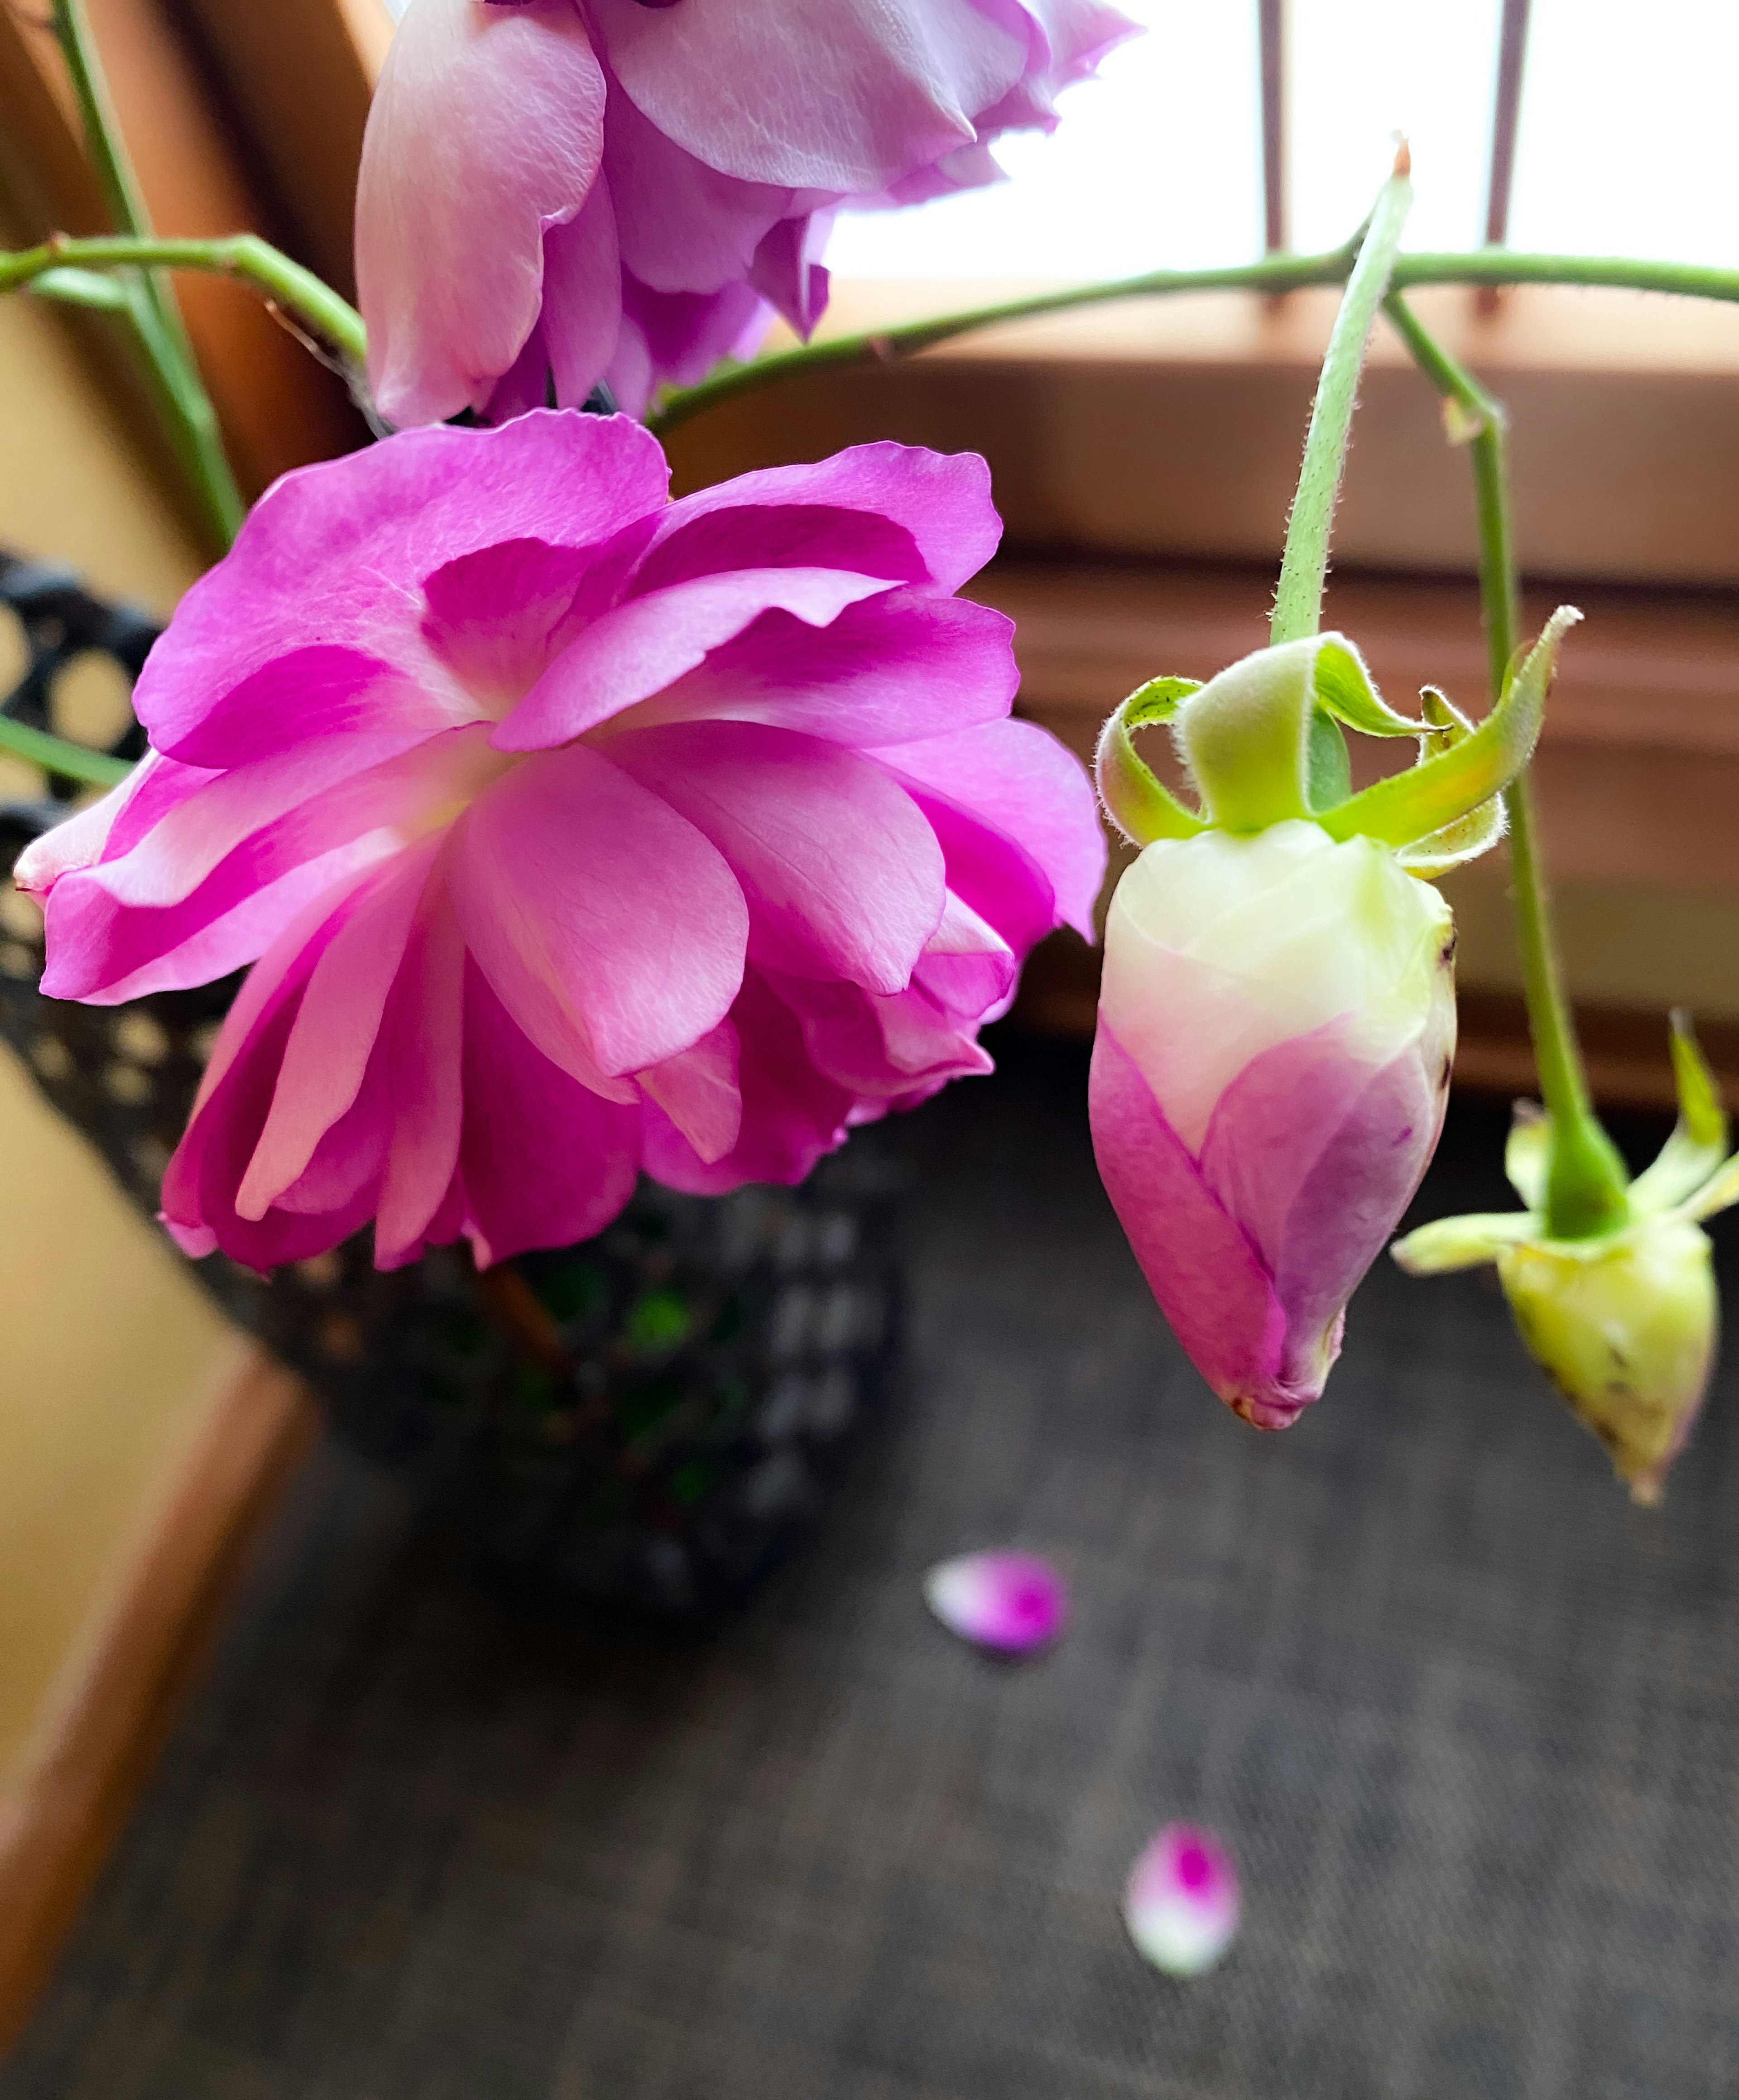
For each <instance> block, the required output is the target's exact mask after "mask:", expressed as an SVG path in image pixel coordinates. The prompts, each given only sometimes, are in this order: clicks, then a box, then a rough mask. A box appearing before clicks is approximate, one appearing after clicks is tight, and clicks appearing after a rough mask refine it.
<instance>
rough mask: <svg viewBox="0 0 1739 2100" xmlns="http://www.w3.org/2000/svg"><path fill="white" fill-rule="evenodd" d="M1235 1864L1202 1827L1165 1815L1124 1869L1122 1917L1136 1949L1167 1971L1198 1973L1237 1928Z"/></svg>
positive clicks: (1209, 1966) (1208, 1965) (1213, 1959)
mask: <svg viewBox="0 0 1739 2100" xmlns="http://www.w3.org/2000/svg"><path fill="white" fill-rule="evenodd" d="M1238 1913H1239V1899H1238V1872H1237V1869H1236V1868H1234V1866H1233V1864H1232V1862H1231V1860H1230V1858H1229V1855H1227V1854H1226V1852H1225V1851H1224V1850H1223V1849H1222V1847H1221V1846H1220V1844H1219V1843H1218V1842H1217V1841H1216V1839H1215V1838H1214V1837H1213V1835H1212V1833H1211V1832H1209V1831H1207V1830H1203V1829H1198V1828H1197V1827H1196V1826H1195V1825H1194V1824H1189V1823H1167V1824H1166V1826H1165V1828H1164V1829H1163V1830H1160V1831H1159V1832H1158V1833H1156V1834H1155V1835H1154V1838H1153V1839H1152V1841H1151V1842H1150V1843H1149V1844H1148V1845H1147V1846H1146V1847H1145V1849H1144V1850H1143V1851H1142V1852H1141V1855H1140V1856H1139V1858H1137V1860H1136V1862H1135V1864H1134V1865H1133V1866H1132V1868H1130V1869H1129V1878H1128V1882H1126V1883H1125V1885H1124V1888H1123V1923H1124V1924H1125V1925H1126V1926H1128V1930H1129V1937H1130V1938H1131V1939H1132V1940H1133V1941H1134V1942H1135V1944H1136V1947H1137V1949H1138V1951H1139V1952H1141V1955H1142V1956H1143V1957H1145V1959H1146V1960H1147V1961H1150V1962H1152V1964H1153V1965H1154V1968H1156V1969H1158V1970H1160V1971H1162V1972H1163V1974H1165V1975H1167V1976H1177V1977H1189V1976H1200V1975H1203V1974H1206V1973H1207V1970H1210V1969H1212V1967H1213V1966H1214V1965H1215V1964H1216V1962H1218V1961H1220V1959H1221V1958H1222V1957H1223V1956H1224V1955H1225V1951H1226V1949H1227V1948H1229V1946H1230V1945H1231V1943H1232V1942H1233V1940H1234V1939H1235V1938H1236V1936H1237V1933H1238Z"/></svg>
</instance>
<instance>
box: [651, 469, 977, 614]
mask: <svg viewBox="0 0 1739 2100" xmlns="http://www.w3.org/2000/svg"><path fill="white" fill-rule="evenodd" d="M792 507H801V509H802V510H806V511H814V512H816V513H822V512H827V511H837V512H841V513H844V514H845V515H844V516H842V517H841V518H838V519H837V520H835V519H831V518H827V517H825V516H820V515H817V516H812V517H809V518H805V519H804V521H803V533H804V544H805V545H806V548H807V549H808V550H809V551H808V553H807V554H806V559H808V560H809V561H811V562H814V561H827V562H837V563H838V564H839V565H840V566H841V567H846V568H857V567H859V565H860V563H862V562H863V554H862V548H863V534H864V532H866V531H868V532H873V534H874V536H875V537H874V544H875V545H876V546H877V547H878V549H887V548H889V546H890V545H895V544H897V543H894V542H892V541H891V540H890V536H889V532H888V527H889V526H890V525H891V526H894V527H898V528H900V530H901V531H902V532H903V533H904V534H905V535H906V536H907V539H908V540H909V542H910V547H911V549H913V550H915V552H916V561H915V562H914V563H913V565H912V566H911V567H905V568H902V569H898V570H895V569H889V568H888V567H885V565H884V563H883V562H882V561H881V560H876V561H873V562H869V563H867V565H866V566H867V568H868V570H869V572H870V573H872V574H874V575H877V576H882V575H885V576H888V577H889V580H890V581H891V580H902V581H912V580H918V579H920V578H922V579H924V580H928V581H929V583H931V584H933V585H934V586H935V587H936V589H938V590H939V591H944V592H951V591H956V590H958V589H960V585H962V584H964V582H965V581H966V580H967V579H968V578H969V577H970V576H976V575H977V574H978V571H979V570H980V569H982V567H984V565H985V563H986V562H987V561H989V559H990V558H991V555H992V554H995V551H996V543H997V541H998V540H1000V538H1001V537H1002V520H1001V518H1000V517H998V515H997V514H996V506H995V504H994V503H993V502H992V501H991V470H990V468H989V467H988V465H986V463H985V461H983V460H982V458H980V457H979V456H978V453H976V452H931V451H930V450H929V448H927V447H925V446H922V445H901V444H895V443H894V442H893V441H892V440H891V439H879V440H878V441H877V442H876V443H873V444H867V445H851V446H849V447H848V448H846V449H845V451H844V452H835V453H834V454H833V455H832V457H831V458H830V459H824V460H818V461H815V462H814V465H804V466H769V467H761V468H758V469H757V470H756V471H755V472H754V473H753V474H739V475H738V476H737V478H736V479H735V481H726V482H720V483H717V484H716V485H715V486H713V487H711V488H702V489H697V490H696V491H695V493H694V494H693V495H692V496H682V497H681V498H679V500H678V501H676V502H674V503H673V504H672V505H670V507H669V510H667V511H665V512H664V515H663V517H662V518H660V521H659V532H658V545H659V547H660V548H662V546H663V545H664V542H665V541H667V540H673V539H675V538H677V537H678V536H679V535H680V536H682V539H683V540H685V542H686V541H687V540H689V538H690V536H691V532H692V528H693V526H694V523H695V520H697V519H699V518H706V517H716V516H719V515H720V514H723V522H722V525H721V527H720V528H719V529H720V531H721V532H722V534H723V535H724V536H726V544H731V543H733V542H734V543H735V544H737V545H744V544H747V545H753V538H751V536H752V535H754V534H756V533H757V532H759V531H760V530H761V528H762V525H763V522H764V521H765V514H766V512H769V511H770V512H772V513H774V514H775V518H774V519H773V520H772V521H766V522H773V523H776V514H777V513H778V512H779V511H780V510H784V509H787V508H792ZM745 510H749V511H754V512H758V513H761V514H762V516H761V518H755V517H751V518H743V517H737V518H731V517H730V513H732V512H742V511H745ZM854 513H855V514H857V515H856V516H854V515H852V514H854ZM836 533H841V534H843V535H845V537H843V538H841V539H836V538H835V536H834V535H835V534H836ZM823 550H824V551H823ZM658 558H661V557H660V556H659V555H657V554H654V555H652V556H649V557H648V572H649V573H656V571H655V570H654V569H653V567H652V564H653V562H654V561H655V560H656V559H658ZM742 558H743V557H742V556H740V555H739V557H738V560H739V561H740V560H741V559H742ZM784 558H785V559H786V560H789V559H790V556H789V555H788V554H787V555H786V556H785V557H784ZM761 559H762V560H763V561H766V554H765V553H763V554H762V555H761ZM709 566H712V567H724V566H726V564H725V563H723V562H720V561H719V560H718V559H717V557H716V556H714V557H713V558H712V559H711V561H710V563H709ZM730 566H735V563H732V564H730Z"/></svg>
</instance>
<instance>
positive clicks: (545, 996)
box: [448, 744, 748, 1100]
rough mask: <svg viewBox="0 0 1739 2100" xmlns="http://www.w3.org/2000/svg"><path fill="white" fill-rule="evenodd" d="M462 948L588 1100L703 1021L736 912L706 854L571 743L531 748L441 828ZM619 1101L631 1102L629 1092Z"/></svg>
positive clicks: (724, 867)
mask: <svg viewBox="0 0 1739 2100" xmlns="http://www.w3.org/2000/svg"><path fill="white" fill-rule="evenodd" d="M448 884H449V887H450V889H451V893H452V900H453V906H454V909H455V910H456V911H457V913H458V915H459V923H460V924H461V927H462V928H463V929H464V932H465V937H466V946H468V947H469V948H470V951H471V953H472V955H474V957H475V958H476V960H477V963H478V964H479V968H481V969H482V971H483V975H484V976H485V977H487V978H488V980H489V982H490V983H491V985H492V986H493V987H494V990H495V992H496V994H497V997H498V998H499V999H501V1003H502V1004H503V1005H504V1006H505V1008H507V1010H508V1012H510V1013H511V1014H512V1015H513V1017H514V1020H515V1021H517V1022H518V1023H519V1026H520V1027H522V1028H523V1030H525V1032H526V1034H527V1035H529V1036H530V1037H531V1039H532V1041H533V1042H534V1043H536V1044H537V1046H538V1048H540V1049H541V1051H542V1052H543V1053H544V1055H545V1057H550V1058H552V1059H553V1060H554V1061H555V1062H556V1063H557V1064H558V1065H562V1066H563V1069H564V1070H567V1071H569V1072H571V1073H572V1074H573V1076H574V1077H575V1078H576V1079H579V1080H580V1081H581V1082H582V1083H584V1084H586V1085H589V1086H591V1087H594V1090H595V1091H597V1092H616V1093H618V1094H619V1095H620V1093H621V1092H622V1091H623V1090H622V1089H620V1088H614V1089H613V1088H611V1087H609V1086H607V1085H606V1084H604V1083H603V1082H606V1081H609V1080H611V1079H618V1078H619V1077H620V1075H621V1074H625V1073H630V1072H639V1071H643V1070H645V1069H646V1068H647V1066H649V1065H658V1064H662V1063H663V1061H664V1059H665V1058H667V1057H676V1056H678V1054H679V1053H680V1052H682V1051H684V1050H686V1049H689V1048H691V1047H692V1045H693V1044H694V1043H696V1042H698V1041H699V1039H700V1037H702V1036H703V1035H708V1034H709V1033H710V1032H711V1031H712V1030H713V1029H715V1028H716V1027H717V1026H718V1024H719V1023H720V1021H722V1020H723V1019H724V1017H725V1016H726V1013H727V1012H729V1010H730V1002H731V1001H732V999H735V997H736V995H737V990H738V988H739V986H740V985H741V984H742V982H743V963H744V951H745V949H746V946H747V944H748V906H747V905H746V904H745V903H744V899H743V892H742V890H741V889H740V888H739V886H738V884H737V880H736V878H735V876H733V875H732V874H731V872H730V866H729V864H728V863H727V862H726V860H725V858H724V857H723V855H722V854H720V852H719V851H718V849H717V847H716V846H714V845H712V844H711V842H710V841H709V840H707V839H706V838H704V836H702V835H701V833H700V832H698V831H696V830H695V827H694V826H693V825H692V824H691V823H688V822H687V821H686V819H685V818H682V817H680V816H678V814H677V813H676V811H675V810H673V809H672V808H671V807H670V806H669V804H668V803H666V802H663V801H660V800H659V798H658V797H657V796H655V795H651V794H649V793H648V792H647V790H646V789H645V788H644V787H641V786H640V785H639V783H638V782H636V781H634V780H632V779H629V776H628V774H625V773H624V772H623V771H622V770H620V767H618V766H615V765H611V763H610V761H609V760H608V759H607V758H605V757H602V756H601V755H600V754H599V753H598V752H595V751H593V750H591V749H590V748H588V747H587V746H586V745H585V744H573V745H571V746H569V747H568V748H567V749H566V750H563V751H552V752H542V753H540V755H539V756H538V757H536V758H535V759H532V760H530V761H526V762H525V763H523V764H521V765H516V766H514V768H513V770H511V771H510V772H509V773H508V774H505V776H504V777H503V778H502V779H500V780H498V781H497V783H496V784H495V785H494V787H492V788H490V789H489V790H488V792H487V793H485V794H483V795H481V796H479V797H478V799H477V800H476V801H475V802H474V803H473V804H472V805H471V806H470V809H469V810H466V813H465V814H464V816H463V817H462V818H461V819H460V821H459V823H457V825H456V826H455V827H454V835H453V842H452V861H451V862H450V865H449V871H448ZM626 1098H627V1099H629V1100H633V1098H634V1095H633V1088H632V1087H631V1086H630V1087H627V1088H626Z"/></svg>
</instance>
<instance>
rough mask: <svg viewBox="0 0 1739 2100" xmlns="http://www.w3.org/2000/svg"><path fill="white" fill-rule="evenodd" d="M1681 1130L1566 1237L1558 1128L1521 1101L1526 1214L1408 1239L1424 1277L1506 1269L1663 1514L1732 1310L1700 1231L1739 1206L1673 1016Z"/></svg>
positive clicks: (1517, 1184)
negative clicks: (1618, 1210) (1596, 1223)
mask: <svg viewBox="0 0 1739 2100" xmlns="http://www.w3.org/2000/svg"><path fill="white" fill-rule="evenodd" d="M1673 1063H1674V1066H1675V1070H1676V1073H1677V1075H1678V1081H1679V1121H1678V1124H1677V1126H1676V1127H1675V1130H1674V1132H1673V1133H1672V1136H1671V1137H1670V1138H1669V1139H1668V1140H1667V1141H1666V1145H1665V1147H1664V1148H1663V1149H1662V1153H1661V1155H1660V1157H1659V1158H1657V1160H1656V1161H1655V1162H1654V1163H1653V1166H1652V1167H1648V1168H1646V1169H1645V1170H1644V1171H1643V1172H1642V1173H1640V1174H1639V1175H1638V1176H1637V1177H1636V1179H1635V1180H1634V1181H1633V1182H1631V1185H1630V1187H1629V1189H1628V1190H1627V1191H1626V1194H1625V1199H1624V1207H1623V1211H1622V1215H1619V1216H1618V1217H1617V1218H1616V1219H1614V1220H1612V1221H1611V1223H1610V1224H1609V1225H1608V1226H1607V1227H1606V1228H1605V1229H1602V1230H1600V1231H1596V1232H1590V1233H1583V1234H1580V1235H1578V1236H1577V1237H1565V1235H1564V1234H1563V1233H1561V1232H1560V1233H1558V1234H1555V1233H1553V1230H1552V1220H1551V1215H1550V1207H1549V1201H1548V1194H1547V1184H1548V1169H1549V1165H1550V1161H1551V1149H1552V1143H1553V1131H1552V1123H1551V1118H1550V1117H1549V1116H1547V1115H1546V1114H1543V1113H1542V1111H1541V1110H1539V1109H1538V1108H1537V1107H1535V1105H1534V1104H1533V1103H1532V1102H1531V1101H1520V1102H1518V1103H1517V1104H1516V1117H1515V1122H1514V1123H1513V1125H1512V1128H1511V1132H1510V1141H1509V1145H1508V1149H1507V1153H1506V1155H1505V1161H1504V1164H1505V1166H1506V1167H1507V1171H1508V1173H1509V1177H1510V1181H1511V1184H1512V1186H1513V1187H1514V1189H1515V1190H1516V1194H1517V1195H1518V1196H1520V1197H1521V1200H1522V1202H1524V1203H1525V1205H1526V1206H1527V1207H1526V1208H1525V1210H1521V1211H1495V1212H1492V1213H1490V1214H1489V1215H1476V1216H1472V1217H1461V1218H1440V1219H1437V1220H1435V1221H1434V1222H1433V1223H1432V1224H1428V1225H1421V1226H1420V1227H1419V1229H1418V1230H1417V1231H1415V1232H1411V1233H1408V1235H1407V1237H1406V1238H1405V1239H1403V1240H1400V1241H1397V1242H1396V1245H1395V1247H1394V1250H1393V1252H1394V1255H1395V1259H1396V1260H1397V1262H1399V1263H1400V1264H1401V1267H1402V1268H1404V1269H1406V1271H1407V1272H1408V1273H1409V1274H1410V1275H1414V1276H1435V1275H1441V1274H1443V1273H1446V1272H1448V1271H1450V1270H1452V1269H1458V1268H1474V1267H1476V1266H1477V1265H1478V1264H1481V1263H1482V1262H1488V1261H1489V1262H1494V1263H1495V1264H1497V1270H1498V1281H1499V1282H1501V1283H1502V1284H1503V1295H1504V1296H1505V1297H1506V1298H1507V1299H1508V1300H1509V1304H1510V1310H1511V1312H1512V1314H1513V1315H1514V1317H1515V1321H1516V1332H1517V1333H1518V1334H1519V1335H1521V1339H1522V1340H1523V1342H1524V1343H1525V1345H1526V1346H1527V1348H1528V1350H1529V1353H1530V1354H1531V1355H1532V1356H1533V1357H1534V1360H1535V1361H1537V1362H1538V1365H1539V1366H1540V1368H1541V1369H1542V1370H1543V1371H1544V1372H1545V1373H1546V1374H1547V1377H1548V1378H1549V1379H1551V1382H1552V1383H1553V1385H1554V1386H1556V1388H1557V1390H1558V1392H1559V1393H1560V1396H1562V1398H1563V1400H1564V1401H1565V1404H1566V1405H1567V1406H1568V1407H1569V1410H1570V1412H1571V1413H1572V1414H1573V1415H1575V1417H1576V1418H1577V1419H1578V1421H1579V1422H1580V1423H1582V1426H1583V1427H1585V1428H1586V1429H1587V1430H1588V1431H1589V1432H1591V1434H1592V1435H1593V1436H1596V1437H1597V1438H1598V1439H1599V1440H1600V1443H1601V1444H1602V1445H1604V1447H1605V1449H1606V1452H1607V1454H1608V1455H1609V1457H1610V1458H1611V1460H1612V1462H1613V1471H1615V1472H1616V1473H1617V1474H1618V1477H1619V1479H1620V1480H1622V1481H1623V1482H1624V1483H1625V1484H1626V1486H1627V1487H1628V1488H1629V1489H1630V1490H1631V1495H1632V1497H1633V1498H1635V1500H1636V1501H1637V1502H1658V1501H1659V1500H1660V1499H1661V1496H1662V1492H1663V1491H1664V1489H1665V1486H1666V1475H1667V1471H1668V1469H1669V1468H1670V1467H1671V1465H1672V1463H1673V1461H1674V1460H1675V1458H1677V1457H1678V1455H1679V1452H1680V1451H1682V1450H1683V1449H1684V1445H1685V1441H1686V1440H1687V1439H1688V1436H1690V1433H1691V1430H1692V1427H1693V1425H1694V1423H1695V1422H1696V1420H1697V1415H1698V1414H1699V1413H1700V1412H1701V1409H1702V1404H1703V1399H1704V1396H1705V1394H1706V1392H1707V1391H1708V1386H1709V1374H1710V1369H1711V1368H1712V1366H1713V1365H1714V1361H1715V1335H1716V1328H1717V1325H1718V1320H1719V1298H1718V1295H1717V1292H1716V1290H1715V1270H1714V1264H1713V1261H1712V1260H1711V1250H1710V1244H1709V1237H1708V1235H1707V1233H1705V1232H1704V1231H1703V1230H1702V1229H1701V1225H1700V1224H1699V1223H1698V1220H1701V1219H1704V1218H1707V1217H1712V1216H1713V1215H1714V1214H1715V1212H1716V1211H1722V1210H1725V1209H1726V1208H1727V1207H1728V1206H1729V1205H1730V1204H1732V1203H1734V1202H1739V1159H1736V1158H1728V1151H1727V1144H1728V1132H1727V1118H1726V1114H1725V1113H1724V1110H1723V1109H1722V1107H1721V1103H1720V1097H1719V1092H1718V1090H1717V1088H1716V1087H1715V1082H1714V1079H1713V1078H1712V1076H1711V1075H1710V1072H1709V1070H1708V1067H1707V1065H1706V1064H1705V1063H1704V1061H1703V1059H1702V1055H1701V1052H1700V1051H1699V1050H1698V1048H1697V1040H1696V1038H1695V1036H1694V1035H1693V1033H1692V1031H1691V1026H1690V1022H1689V1021H1688V1018H1687V1017H1685V1016H1684V1015H1683V1014H1679V1013H1675V1015H1674V1016H1673Z"/></svg>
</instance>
